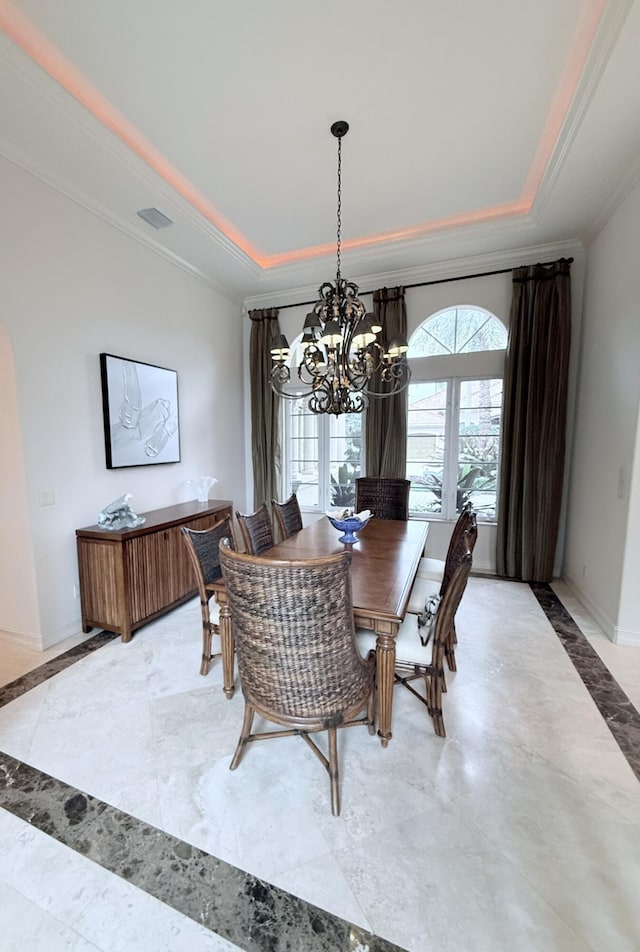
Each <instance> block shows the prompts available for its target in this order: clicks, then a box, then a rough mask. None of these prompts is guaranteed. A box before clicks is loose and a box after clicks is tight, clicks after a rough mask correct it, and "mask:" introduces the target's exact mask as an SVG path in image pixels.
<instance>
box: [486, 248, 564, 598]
mask: <svg viewBox="0 0 640 952" xmlns="http://www.w3.org/2000/svg"><path fill="white" fill-rule="evenodd" d="M569 270H570V262H568V261H566V260H565V259H564V258H561V259H560V260H559V261H556V262H554V263H553V264H551V265H541V264H536V265H531V266H530V267H526V268H517V269H516V270H515V271H514V272H513V298H512V302H511V320H510V324H509V340H508V343H507V355H506V362H505V376H504V414H503V435H502V450H501V459H500V502H499V506H498V536H497V551H496V567H497V571H498V574H499V575H505V576H507V577H508V578H515V579H522V580H524V581H529V582H549V581H550V580H551V578H552V575H553V561H554V557H555V551H556V543H557V538H558V525H559V521H560V503H561V498H562V478H563V473H564V456H565V429H566V417H567V381H568V370H569V348H570V342H571V278H570V274H569Z"/></svg>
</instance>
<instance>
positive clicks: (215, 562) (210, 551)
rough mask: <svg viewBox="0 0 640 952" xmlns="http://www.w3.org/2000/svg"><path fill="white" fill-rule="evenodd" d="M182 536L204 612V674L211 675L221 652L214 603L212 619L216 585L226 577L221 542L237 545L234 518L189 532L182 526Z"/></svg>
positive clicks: (201, 609) (201, 669)
mask: <svg viewBox="0 0 640 952" xmlns="http://www.w3.org/2000/svg"><path fill="white" fill-rule="evenodd" d="M182 537H183V539H184V541H185V544H186V546H187V551H188V552H189V557H190V559H191V564H192V565H193V570H194V572H195V576H196V582H197V585H198V594H199V596H200V611H201V613H202V662H201V664H200V674H208V673H209V667H210V665H211V662H212V660H213V659H214V658H217V657H218V654H219V652H218V653H216V654H211V640H212V636H213V635H219V634H220V627H219V625H218V616H219V610H218V607H217V605H216V603H215V602H214V604H213V611H214V613H215V614H214V617H213V618H212V606H211V597H212V595H213V588H212V587H211V586H212V585H213V583H214V582H217V581H219V579H220V578H221V577H222V568H221V566H220V540H221V539H229V540H230V541H231V545H233V544H234V543H233V533H232V530H231V519H224V520H223V521H222V522H221V523H219V524H218V525H216V526H213V528H212V529H201V530H198V529H189V528H187V526H182Z"/></svg>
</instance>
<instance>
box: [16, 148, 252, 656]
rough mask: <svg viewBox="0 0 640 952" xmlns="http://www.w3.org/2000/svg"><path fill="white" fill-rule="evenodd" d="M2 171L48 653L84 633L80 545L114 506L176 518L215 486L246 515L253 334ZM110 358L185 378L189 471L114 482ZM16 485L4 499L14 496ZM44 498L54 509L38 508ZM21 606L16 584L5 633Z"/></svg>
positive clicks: (126, 472)
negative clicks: (106, 417) (81, 532)
mask: <svg viewBox="0 0 640 952" xmlns="http://www.w3.org/2000/svg"><path fill="white" fill-rule="evenodd" d="M0 162H1V164H0V205H1V206H2V209H3V212H2V219H1V222H0V229H1V230H0V287H1V289H2V293H1V296H0V302H1V303H0V324H2V325H3V326H4V328H5V330H6V333H7V336H8V339H9V342H10V346H11V349H12V352H13V359H14V362H15V372H16V385H17V398H18V410H19V418H20V431H21V438H22V445H23V451H24V471H25V493H26V507H27V518H28V523H29V525H28V526H27V527H25V528H26V531H27V532H29V533H30V538H31V546H32V549H33V559H34V564H35V576H36V584H37V602H38V605H37V608H38V611H39V614H40V619H41V621H40V629H41V630H40V632H39V634H40V640H41V643H42V646H43V647H47V646H49V645H50V644H54V643H55V642H56V641H58V640H60V639H61V638H63V637H65V636H66V635H67V634H70V633H71V632H73V631H77V630H78V622H79V616H80V608H79V602H78V601H76V600H74V597H73V590H72V589H73V585H74V583H76V582H77V574H78V573H77V562H76V550H75V534H74V532H75V529H76V528H77V527H80V526H85V525H89V524H93V523H95V521H96V518H97V515H98V512H99V511H100V509H101V508H102V507H103V506H104V505H105V504H106V503H108V502H110V501H111V500H113V499H114V498H116V497H117V496H120V495H121V494H122V493H123V492H131V493H132V494H133V500H132V505H133V506H134V508H135V509H136V510H137V511H142V512H144V511H146V510H149V509H154V508H159V507H162V506H167V505H171V504H173V503H175V502H179V501H182V500H183V499H186V498H188V495H187V493H186V490H185V485H184V484H185V482H186V480H188V479H189V478H191V477H193V476H196V475H201V474H212V475H214V476H217V478H218V479H219V483H218V485H217V486H216V487H215V490H214V493H215V495H216V496H217V497H218V498H228V499H233V501H234V503H236V504H237V505H238V506H239V507H244V506H245V504H246V500H245V497H244V492H243V487H244V445H243V437H242V431H243V423H244V406H243V387H242V377H243V368H242V320H241V311H240V306H239V304H238V303H237V302H233V301H230V300H228V299H226V298H224V297H222V296H221V295H220V294H218V293H216V292H215V291H213V290H212V289H211V288H210V287H209V286H207V285H206V284H205V283H204V282H202V281H200V280H198V279H196V278H195V277H193V276H192V275H190V274H188V273H187V272H185V271H184V270H182V269H180V268H178V267H177V266H175V265H173V264H171V263H169V262H168V261H166V260H165V259H164V258H162V257H160V256H158V255H157V254H155V253H153V252H152V251H151V250H149V249H148V248H147V247H145V246H143V245H141V244H139V243H137V242H135V241H133V240H132V239H130V238H129V237H127V236H126V235H124V234H122V233H121V232H120V231H118V230H116V229H115V228H112V227H111V226H109V225H107V224H105V223H104V222H103V221H101V220H100V219H98V218H97V217H95V216H93V215H92V214H90V213H88V212H87V211H85V210H84V209H83V208H81V207H80V206H78V205H76V204H74V203H73V202H71V201H69V200H68V199H66V198H65V197H63V196H62V195H60V194H59V193H57V192H56V191H54V190H53V189H50V188H48V187H47V186H45V185H43V184H42V183H41V182H39V181H38V180H37V179H35V178H33V177H32V176H30V175H28V174H26V173H24V172H22V171H21V170H19V169H18V168H16V167H15V166H13V165H11V164H9V163H6V162H4V160H0ZM133 214H135V210H132V215H133ZM102 351H105V352H108V353H112V354H116V355H118V356H123V357H130V358H134V359H136V360H141V361H146V362H148V363H153V364H158V365H160V366H165V367H171V368H173V369H176V370H177V371H178V388H179V404H180V434H181V455H182V461H181V462H180V463H177V464H165V465H155V466H144V467H136V468H128V469H120V470H111V471H109V470H107V469H106V467H105V457H104V441H103V427H102V403H101V389H100V368H99V357H98V355H99V353H100V352H102ZM5 479H6V478H5V475H4V474H3V475H0V495H1V494H3V493H9V494H11V492H12V491H13V490H12V487H11V486H10V485H9V484H8V482H7V481H5ZM42 491H52V492H53V493H54V494H55V505H53V506H50V507H46V508H43V507H41V506H40V505H39V494H40V493H41V492H42ZM239 493H240V495H239ZM3 528H4V526H3ZM7 542H10V540H7V539H6V538H3V539H2V544H3V546H5V545H6V544H7ZM12 599H13V592H12V586H11V577H10V575H9V574H8V573H7V572H6V571H4V572H3V574H2V576H0V628H2V627H3V625H4V618H3V615H5V614H6V617H7V618H9V619H11V618H13V617H14V613H13V610H12V605H14V604H15V603H14V602H13V601H12ZM25 634H26V632H25Z"/></svg>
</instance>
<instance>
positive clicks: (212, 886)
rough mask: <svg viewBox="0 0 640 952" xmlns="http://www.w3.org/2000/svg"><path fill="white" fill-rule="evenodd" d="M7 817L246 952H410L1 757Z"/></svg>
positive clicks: (26, 684)
mask: <svg viewBox="0 0 640 952" xmlns="http://www.w3.org/2000/svg"><path fill="white" fill-rule="evenodd" d="M118 637H119V635H114V634H112V633H111V632H107V631H102V632H99V633H98V634H96V635H94V636H93V637H91V638H88V639H87V640H86V641H84V642H82V644H79V645H76V646H75V647H73V648H70V649H69V650H68V651H65V652H64V653H63V654H60V655H58V657H56V658H53V659H52V660H51V661H47V662H45V664H43V665H40V667H39V668H35V669H34V670H33V671H30V672H29V673H28V674H26V675H24V676H23V677H20V678H17V679H16V680H15V681H12V682H11V683H10V684H7V685H5V686H4V687H0V707H2V706H4V705H5V704H9V703H10V702H11V701H14V700H15V699H16V698H18V697H20V696H21V695H23V694H26V693H27V692H28V691H30V690H32V688H35V687H36V686H37V685H39V684H42V683H43V682H45V681H47V680H48V679H49V678H52V677H54V676H55V675H56V674H58V673H59V672H60V671H63V670H64V669H65V668H67V667H69V665H72V664H74V663H75V662H76V661H79V660H81V659H82V658H85V657H87V656H88V655H90V654H91V653H92V652H93V651H96V650H98V649H99V648H102V647H104V646H105V645H107V644H109V643H110V642H111V641H113V640H114V639H115V638H118ZM0 808H3V809H5V810H7V811H8V812H10V813H13V814H14V816H17V817H19V818H20V819H21V820H24V821H25V822H26V823H30V824H31V825H32V826H34V827H36V828H37V829H39V830H42V832H44V833H47V834H48V835H49V836H52V837H53V838H54V839H56V840H58V842H60V843H63V844H64V845H65V846H68V847H70V849H73V850H76V852H78V853H81V854H82V855H84V856H87V857H88V859H91V860H93V861H94V862H96V863H98V864H99V865H100V866H102V867H103V868H104V869H106V870H107V871H108V872H110V873H113V874H115V875H116V876H120V877H121V878H123V879H125V880H127V881H128V882H130V883H132V884H133V885H134V886H137V887H138V888H139V889H142V890H144V891H145V892H146V893H149V895H151V896H154V897H155V898H156V899H159V900H160V901H161V902H163V903H165V905H168V906H171V907H172V908H173V909H176V910H177V911H178V912H180V913H182V914H183V915H185V916H188V917H189V918H190V919H193V920H194V921H195V922H198V923H199V924H200V925H203V926H205V928H208V929H210V930H211V931H212V932H215V933H217V934H218V935H220V936H223V937H224V938H225V939H228V940H229V941H230V942H233V943H234V944H235V945H237V946H238V947H239V948H240V949H243V950H245V952H302V950H304V952H358V950H363V949H367V950H368V952H403V950H402V949H401V948H400V947H399V946H397V945H394V944H393V943H392V942H388V941H387V940H385V939H382V938H380V937H379V936H375V935H373V934H372V933H370V932H367V931H366V930H364V929H361V928H360V927H358V926H356V925H353V924H352V923H349V922H347V921H345V920H344V919H340V918H339V917H338V916H334V915H332V914H331V913H329V912H326V911H324V910H323V909H319V908H318V907H316V906H314V905H312V904H311V903H308V902H306V901H305V900H304V899H299V898H298V897H297V896H294V895H293V894H291V893H288V892H286V891H285V890H283V889H278V888H277V887H276V886H272V885H271V884H270V883H267V882H265V881H263V880H260V879H257V878H256V877H255V876H251V875H250V874H248V873H245V872H244V871H243V870H241V869H238V868H237V867H235V866H232V865H231V864H230V863H226V862H224V860H220V859H217V858H216V857H215V856H212V855H210V854H209V853H206V852H204V851H203V850H199V849H197V848H195V847H193V846H191V845H190V844H189V843H185V842H184V841H182V840H180V839H178V838H177V837H175V836H171V835H170V834H168V833H165V832H163V831H162V830H159V829H157V828H156V827H153V826H150V825H149V824H148V823H144V822H143V821H142V820H139V819H137V818H136V817H133V816H131V815H129V814H127V813H123V812H122V811H121V810H118V809H116V808H115V807H113V806H110V805H109V804H107V803H104V802H102V801H101V800H98V799H97V798H96V797H93V796H91V795H90V794H87V793H84V792H83V791H81V790H77V789H75V788H74V787H70V786H69V785H68V784H66V783H63V782H62V781H60V780H57V779H56V778H55V777H52V776H50V775H49V774H46V773H44V772H43V771H41V770H37V769H36V768H35V767H31V766H29V765H28V764H25V763H23V762H22V761H19V760H16V759H15V758H14V757H11V756H10V755H9V754H5V753H3V752H1V751H0Z"/></svg>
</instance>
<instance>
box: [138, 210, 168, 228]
mask: <svg viewBox="0 0 640 952" xmlns="http://www.w3.org/2000/svg"><path fill="white" fill-rule="evenodd" d="M137 214H138V215H139V217H140V218H142V220H143V221H146V223H147V224H148V225H151V227H152V228H168V227H169V225H173V222H172V221H171V219H170V218H167V216H166V215H163V214H162V212H161V211H158V209H157V208H141V209H140V211H139V212H137Z"/></svg>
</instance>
